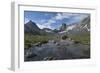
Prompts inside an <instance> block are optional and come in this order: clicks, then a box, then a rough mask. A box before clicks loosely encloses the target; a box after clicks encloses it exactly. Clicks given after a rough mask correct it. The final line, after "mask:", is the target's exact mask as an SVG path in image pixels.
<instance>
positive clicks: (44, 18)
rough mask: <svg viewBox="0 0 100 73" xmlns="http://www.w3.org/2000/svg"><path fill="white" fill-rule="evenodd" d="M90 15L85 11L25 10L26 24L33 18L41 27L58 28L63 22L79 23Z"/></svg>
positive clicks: (67, 23) (68, 23)
mask: <svg viewBox="0 0 100 73" xmlns="http://www.w3.org/2000/svg"><path fill="white" fill-rule="evenodd" d="M89 15H90V14H85V13H67V12H39V11H24V24H25V23H27V22H28V21H30V20H32V21H33V22H35V23H36V24H37V26H38V27H39V28H41V29H43V28H50V29H58V28H59V27H60V26H61V25H62V23H66V25H70V24H72V23H77V22H80V21H81V20H83V19H84V18H85V17H87V16H89Z"/></svg>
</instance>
